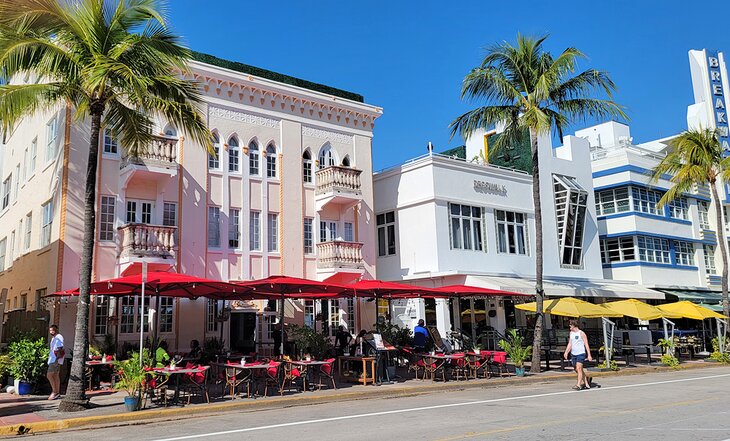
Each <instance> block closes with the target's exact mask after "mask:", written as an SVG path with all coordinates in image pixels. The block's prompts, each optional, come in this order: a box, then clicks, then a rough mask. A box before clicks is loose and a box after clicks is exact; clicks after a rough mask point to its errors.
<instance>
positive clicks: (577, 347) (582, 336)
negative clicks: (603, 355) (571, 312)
mask: <svg viewBox="0 0 730 441" xmlns="http://www.w3.org/2000/svg"><path fill="white" fill-rule="evenodd" d="M568 354H570V361H571V363H572V364H573V367H574V368H575V372H576V373H577V374H578V384H576V385H575V386H573V389H575V390H581V389H590V388H591V380H592V378H591V377H589V376H588V373H587V372H586V370H585V368H584V367H583V365H584V364H585V362H586V360H588V361H593V357H591V348H590V346H589V345H588V337H587V336H586V333H585V332H583V331H581V329H580V326H579V324H578V320H571V321H570V337H569V339H568V346H567V347H566V348H565V354H563V357H564V358H565V359H566V360H567V359H568Z"/></svg>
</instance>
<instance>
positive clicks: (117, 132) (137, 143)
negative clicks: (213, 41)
mask: <svg viewBox="0 0 730 441" xmlns="http://www.w3.org/2000/svg"><path fill="white" fill-rule="evenodd" d="M189 57H190V52H189V50H188V49H186V48H185V47H184V46H183V45H182V44H181V43H180V41H179V38H178V37H177V36H175V35H174V34H172V33H171V32H170V30H169V29H168V28H167V26H166V19H165V16H164V13H163V9H162V8H161V5H160V3H159V2H158V1H156V0H117V1H109V0H77V1H66V0H63V1H62V0H0V72H2V75H3V76H4V78H5V79H7V80H10V81H8V84H5V85H2V86H0V122H2V127H3V129H4V130H6V131H8V130H9V129H11V128H12V127H13V126H14V125H15V124H16V123H17V122H18V121H19V120H20V119H22V118H24V117H26V116H28V115H31V114H33V113H34V112H36V111H43V110H47V109H50V108H54V107H56V106H59V105H68V106H73V108H74V109H75V113H76V115H75V120H76V121H90V124H91V133H90V137H89V153H88V163H87V164H86V189H85V194H84V205H85V208H84V236H83V247H82V252H81V271H80V278H79V288H80V290H79V291H80V293H79V301H78V306H77V315H76V327H75V332H76V336H75V339H74V347H73V352H74V354H78V355H81V354H86V348H87V346H88V325H89V323H88V321H89V285H90V283H91V270H92V267H91V264H92V260H93V251H94V237H95V236H94V227H95V224H96V222H95V212H94V211H95V207H94V201H95V199H96V196H95V193H96V169H97V162H98V154H99V133H100V130H101V129H102V128H106V129H108V130H110V132H111V134H112V135H113V136H115V137H117V138H118V139H119V141H120V145H122V146H124V148H125V149H126V150H127V151H128V152H129V154H130V155H134V154H136V153H138V152H140V151H144V149H145V148H146V147H147V146H148V145H149V144H150V142H151V140H152V128H153V119H152V118H153V117H155V116H159V117H161V118H166V119H167V120H168V121H170V122H171V123H172V124H174V125H176V126H177V127H180V128H181V129H183V130H184V131H185V133H186V134H187V135H188V136H189V137H190V138H191V139H192V140H193V141H194V142H197V143H199V144H200V145H202V146H205V147H206V148H208V149H209V151H210V150H212V146H211V142H210V132H209V131H208V129H207V127H206V123H205V121H204V119H203V116H202V114H201V112H200V109H199V104H200V103H201V95H200V93H199V91H198V88H197V86H196V84H194V83H192V82H190V81H186V80H184V79H182V78H181V76H179V75H178V74H179V73H182V72H186V71H187V69H188V67H187V60H188V59H189ZM27 73H29V74H31V75H33V76H34V77H37V78H38V81H37V82H31V83H30V84H22V83H17V84H13V82H12V79H14V78H17V77H20V76H22V75H25V74H27ZM176 73H177V74H176ZM78 355H77V356H75V357H73V363H72V365H71V376H70V379H69V385H68V389H67V394H66V396H65V398H64V400H63V402H62V403H61V405H60V406H59V409H61V410H80V409H83V408H85V405H86V404H87V400H86V396H85V394H84V389H85V388H84V356H78Z"/></svg>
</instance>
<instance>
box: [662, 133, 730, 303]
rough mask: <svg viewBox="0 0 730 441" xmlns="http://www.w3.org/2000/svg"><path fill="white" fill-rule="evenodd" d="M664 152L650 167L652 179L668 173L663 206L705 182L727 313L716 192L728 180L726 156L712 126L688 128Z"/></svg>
mask: <svg viewBox="0 0 730 441" xmlns="http://www.w3.org/2000/svg"><path fill="white" fill-rule="evenodd" d="M669 146H670V150H669V152H668V153H667V156H665V157H664V159H662V160H661V162H659V164H658V165H657V166H656V168H654V175H653V177H652V181H653V182H657V181H659V179H661V177H662V175H665V174H669V175H671V176H672V177H671V179H670V181H671V182H672V184H673V185H672V187H671V188H670V189H669V190H667V192H666V193H664V195H663V196H662V198H661V199H660V200H659V206H660V207H663V206H664V205H666V204H668V203H669V202H671V201H673V200H675V199H677V198H679V197H681V196H682V194H684V193H687V192H690V191H691V190H692V187H693V186H694V185H706V184H709V186H710V191H711V192H712V202H713V204H714V205H715V221H716V222H717V234H716V235H715V236H716V237H717V241H718V243H719V246H720V256H721V257H722V313H723V314H724V315H725V316H730V305H728V288H727V276H728V262H727V248H726V244H725V240H724V239H723V238H724V237H725V235H724V234H722V226H723V221H722V211H721V210H722V205H721V204H720V197H719V195H718V194H717V184H718V182H730V157H724V154H723V153H724V152H723V151H722V146H721V145H720V140H719V138H718V136H717V132H716V131H715V130H712V129H703V128H697V129H691V130H688V131H686V132H684V133H682V134H680V135H679V136H677V137H676V138H674V139H672V140H671V141H670V143H669Z"/></svg>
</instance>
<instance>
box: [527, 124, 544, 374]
mask: <svg viewBox="0 0 730 441" xmlns="http://www.w3.org/2000/svg"><path fill="white" fill-rule="evenodd" d="M530 149H531V150H532V203H533V205H534V207H535V301H536V305H535V313H536V316H535V335H534V338H533V341H532V366H531V367H530V372H532V373H539V372H540V345H541V343H542V325H543V319H544V316H545V314H544V313H543V310H542V306H543V290H542V260H543V256H542V207H541V204H540V162H539V156H538V147H537V131H536V130H535V129H533V128H530Z"/></svg>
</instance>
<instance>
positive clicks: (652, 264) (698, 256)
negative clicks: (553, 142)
mask: <svg viewBox="0 0 730 441" xmlns="http://www.w3.org/2000/svg"><path fill="white" fill-rule="evenodd" d="M576 136H578V137H581V138H584V139H586V140H588V142H589V143H590V145H591V148H590V149H591V169H592V171H593V187H594V189H593V190H594V192H595V194H594V196H595V201H596V219H597V223H598V231H599V233H598V234H599V240H600V248H601V263H602V265H603V272H604V277H605V278H606V279H618V280H634V281H636V282H639V283H641V284H642V285H644V286H647V287H651V288H659V289H662V290H670V291H671V290H684V291H707V290H711V289H712V288H714V287H717V286H719V276H718V275H717V265H716V264H715V255H716V254H717V240H718V238H717V234H716V231H718V229H717V226H716V225H715V222H714V219H715V217H714V212H713V211H712V210H714V206H713V204H712V202H711V198H710V189H709V187H706V186H705V187H702V186H696V187H694V188H693V189H692V191H691V192H689V193H687V194H684V195H682V196H681V197H680V198H678V199H675V200H674V201H673V202H671V203H670V204H668V205H666V206H664V207H661V208H660V207H659V205H658V201H659V199H661V197H662V196H663V194H664V193H665V192H666V190H667V189H669V188H670V187H671V186H672V184H671V182H670V181H669V179H670V178H671V176H668V175H665V176H662V177H661V178H660V179H658V180H656V181H654V180H653V179H652V170H653V169H654V167H656V165H657V164H658V163H659V161H661V159H662V158H663V157H664V156H665V154H666V150H667V149H668V148H669V145H668V142H669V140H670V139H671V138H666V139H660V140H656V141H651V142H647V143H643V144H638V145H634V144H633V143H632V138H631V134H630V131H629V127H628V126H626V125H624V124H619V123H615V122H609V123H605V124H601V125H597V126H594V127H589V128H586V129H583V130H579V131H577V132H576ZM718 258H719V256H718Z"/></svg>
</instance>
